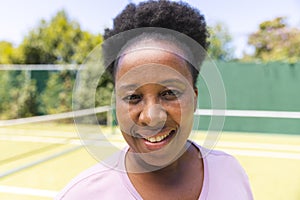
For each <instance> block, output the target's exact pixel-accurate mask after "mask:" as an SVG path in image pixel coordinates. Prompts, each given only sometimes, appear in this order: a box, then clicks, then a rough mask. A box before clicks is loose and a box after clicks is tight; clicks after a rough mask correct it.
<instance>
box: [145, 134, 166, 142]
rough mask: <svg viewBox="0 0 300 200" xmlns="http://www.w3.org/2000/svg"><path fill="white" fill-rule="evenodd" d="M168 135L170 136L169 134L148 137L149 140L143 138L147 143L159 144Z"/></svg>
mask: <svg viewBox="0 0 300 200" xmlns="http://www.w3.org/2000/svg"><path fill="white" fill-rule="evenodd" d="M169 135H170V133H168V134H165V135H162V136H156V137H149V138H145V139H146V140H148V141H149V142H160V141H162V140H163V139H165V138H166V137H168V136H169Z"/></svg>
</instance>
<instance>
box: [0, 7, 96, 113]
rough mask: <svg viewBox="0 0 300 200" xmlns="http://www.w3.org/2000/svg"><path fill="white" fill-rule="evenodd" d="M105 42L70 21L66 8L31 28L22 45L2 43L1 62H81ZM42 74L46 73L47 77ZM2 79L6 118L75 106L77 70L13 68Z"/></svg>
mask: <svg viewBox="0 0 300 200" xmlns="http://www.w3.org/2000/svg"><path fill="white" fill-rule="evenodd" d="M101 42H102V36H101V35H93V34H91V33H89V32H87V31H83V30H81V28H80V25H79V24H78V23H77V22H76V21H72V20H70V19H69V17H68V15H67V14H66V13H65V12H64V11H59V12H58V13H57V14H56V15H55V16H54V17H53V18H52V19H51V20H50V21H49V22H47V21H45V20H41V21H40V22H39V24H38V26H37V27H35V28H34V29H32V30H31V31H29V33H28V35H27V36H25V38H24V40H23V41H22V43H21V44H20V46H19V47H17V48H14V47H13V46H12V44H10V43H7V42H2V43H0V49H1V50H0V63H7V64H9V63H11V64H81V63H83V61H84V59H85V57H86V56H87V55H88V54H89V52H90V51H91V50H92V49H94V48H95V46H97V45H98V44H100V43H101ZM2 51H4V53H2ZM41 73H44V74H43V77H45V78H43V77H42V76H41ZM28 78H29V79H31V80H29V79H28ZM0 79H1V80H0V83H3V84H1V91H5V92H0V109H1V115H2V118H15V117H28V116H34V115H38V114H48V113H59V112H65V111H70V110H71V109H72V103H71V99H72V87H73V82H74V79H75V72H71V71H61V72H56V73H50V72H48V71H47V72H46V71H45V72H32V73H29V72H26V71H24V72H20V71H11V72H5V73H1V74H0ZM25 83H26V84H25ZM43 85H44V86H43ZM41 86H43V87H41ZM2 87H3V90H2ZM41 93H42V97H41ZM4 97H5V98H4ZM43 106H45V107H43Z"/></svg>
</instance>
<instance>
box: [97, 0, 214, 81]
mask: <svg viewBox="0 0 300 200" xmlns="http://www.w3.org/2000/svg"><path fill="white" fill-rule="evenodd" d="M145 27H159V28H165V29H169V30H173V31H176V32H179V33H181V34H184V35H185V36H188V37H190V38H192V39H193V40H194V41H196V42H197V43H198V44H199V45H200V46H202V48H203V49H204V50H207V48H208V46H209V43H208V41H207V38H208V37H209V33H208V30H207V26H206V22H205V19H204V16H203V15H202V14H201V13H200V11H199V10H197V9H195V8H192V7H191V6H190V5H188V4H187V3H184V2H181V1H180V2H172V1H168V0H157V1H154V0H149V1H146V2H141V3H139V4H138V5H136V4H133V3H130V4H128V5H127V6H126V7H125V9H124V10H123V11H122V12H121V13H120V14H119V15H118V16H117V17H116V18H115V19H114V20H113V28H112V29H105V33H104V39H105V41H109V38H112V37H113V36H114V37H113V40H111V41H109V42H104V43H103V45H102V49H103V53H104V59H105V61H106V60H110V59H109V58H111V57H114V56H116V55H118V54H119V53H120V51H121V49H122V48H123V47H124V46H125V45H126V44H127V43H128V41H130V40H132V39H134V38H135V37H138V36H139V35H138V34H140V33H138V32H137V33H136V34H130V36H125V37H124V35H123V36H122V37H118V34H120V33H123V32H125V31H129V30H133V29H137V28H145ZM153 30H154V32H157V30H156V29H153ZM177 39H178V41H180V42H182V41H184V40H182V39H180V38H177ZM116 46H117V47H119V48H116ZM189 48H190V51H189V52H192V54H193V55H191V57H192V58H193V59H194V60H195V61H196V63H197V65H198V66H197V69H195V67H193V66H192V65H191V64H190V63H188V65H189V68H190V70H191V74H192V77H193V84H194V87H195V84H196V81H197V77H198V74H199V68H200V65H201V63H202V61H203V60H204V57H205V55H203V52H202V53H200V52H199V49H197V50H196V49H193V47H189ZM105 65H106V66H108V67H107V70H108V72H109V73H110V74H111V75H112V77H113V79H114V74H115V68H116V66H117V60H116V61H113V62H112V63H105Z"/></svg>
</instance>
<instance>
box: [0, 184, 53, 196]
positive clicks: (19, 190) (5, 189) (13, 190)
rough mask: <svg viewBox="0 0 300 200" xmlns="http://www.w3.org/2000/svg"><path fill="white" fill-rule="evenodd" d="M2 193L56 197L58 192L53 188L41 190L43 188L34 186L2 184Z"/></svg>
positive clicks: (0, 190) (0, 186)
mask: <svg viewBox="0 0 300 200" xmlns="http://www.w3.org/2000/svg"><path fill="white" fill-rule="evenodd" d="M0 193H10V194H19V195H29V196H39V197H49V198H54V197H55V196H56V195H57V193H58V192H57V191H53V190H41V189H34V188H25V187H14V186H5V185H0Z"/></svg>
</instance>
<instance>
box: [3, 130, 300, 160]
mask: <svg viewBox="0 0 300 200" xmlns="http://www.w3.org/2000/svg"><path fill="white" fill-rule="evenodd" d="M0 140H8V141H28V142H42V143H56V144H72V145H83V141H82V140H81V139H71V140H68V139H63V138H44V137H37V136H30V137H29V136H16V137H12V136H7V137H5V136H0ZM195 141H196V142H198V144H202V143H203V142H204V141H202V140H201V141H200V140H195ZM84 143H85V144H87V145H95V146H103V147H109V146H111V145H114V146H115V147H117V148H119V149H122V148H123V147H124V146H125V145H126V143H125V142H124V141H121V140H110V139H109V137H108V140H107V139H106V138H105V137H102V138H100V137H99V138H97V139H96V140H92V139H90V140H85V142H84ZM229 148H230V149H229ZM245 148H248V149H251V150H244V149H245ZM216 149H219V150H223V151H226V152H229V153H232V154H233V155H242V156H253V157H271V158H286V159H296V160H300V147H299V146H298V145H283V144H266V143H250V142H226V141H220V142H217V143H216ZM268 150H272V151H268ZM284 151H291V152H284Z"/></svg>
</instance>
